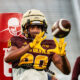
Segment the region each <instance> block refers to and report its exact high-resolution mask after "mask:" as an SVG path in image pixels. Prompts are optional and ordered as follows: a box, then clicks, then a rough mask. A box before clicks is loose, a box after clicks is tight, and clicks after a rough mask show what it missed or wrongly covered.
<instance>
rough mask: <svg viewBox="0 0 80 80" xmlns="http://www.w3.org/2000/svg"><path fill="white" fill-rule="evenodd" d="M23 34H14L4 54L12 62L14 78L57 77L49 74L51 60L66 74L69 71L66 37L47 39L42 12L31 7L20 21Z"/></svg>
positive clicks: (7, 60) (30, 79)
mask: <svg viewBox="0 0 80 80" xmlns="http://www.w3.org/2000/svg"><path fill="white" fill-rule="evenodd" d="M21 24H22V25H21V27H22V30H21V31H22V34H23V36H13V37H12V38H11V39H10V40H11V46H10V51H8V55H7V56H6V57H5V61H6V62H7V63H9V62H12V67H13V80H48V78H49V79H52V80H56V79H55V78H54V77H52V76H50V75H48V74H47V72H46V71H48V69H49V66H50V63H51V61H52V62H53V63H54V64H55V66H56V67H57V68H58V69H59V70H60V71H61V72H63V73H64V74H69V73H70V64H69V61H68V59H67V57H66V51H65V47H66V43H65V42H64V38H62V39H60V40H59V42H58V41H57V40H56V38H54V39H53V40H46V36H45V33H47V27H48V25H47V20H46V18H45V16H44V14H43V13H42V12H40V11H39V10H36V9H31V10H28V11H27V12H26V13H25V14H24V15H23V18H22V22H21Z"/></svg>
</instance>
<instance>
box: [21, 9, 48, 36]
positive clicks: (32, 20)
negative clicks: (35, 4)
mask: <svg viewBox="0 0 80 80" xmlns="http://www.w3.org/2000/svg"><path fill="white" fill-rule="evenodd" d="M30 25H41V26H42V27H41V29H42V30H43V31H45V32H46V33H47V20H46V18H45V16H44V14H43V13H42V12H41V11H40V10H36V9H31V10H28V11H27V12H26V13H25V14H24V15H23V18H22V21H21V27H22V33H23V34H24V35H26V34H28V28H29V26H30Z"/></svg>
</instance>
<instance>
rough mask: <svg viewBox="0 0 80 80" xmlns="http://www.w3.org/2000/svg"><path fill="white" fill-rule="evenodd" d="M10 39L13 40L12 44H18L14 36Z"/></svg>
mask: <svg viewBox="0 0 80 80" xmlns="http://www.w3.org/2000/svg"><path fill="white" fill-rule="evenodd" d="M10 40H11V46H16V38H15V37H12V38H11V39H10Z"/></svg>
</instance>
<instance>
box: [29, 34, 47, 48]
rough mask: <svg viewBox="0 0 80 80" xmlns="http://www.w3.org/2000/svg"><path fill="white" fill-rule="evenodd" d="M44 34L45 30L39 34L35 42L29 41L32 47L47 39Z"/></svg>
mask: <svg viewBox="0 0 80 80" xmlns="http://www.w3.org/2000/svg"><path fill="white" fill-rule="evenodd" d="M43 35H44V32H40V33H39V34H37V35H36V37H35V39H34V40H33V42H31V43H29V45H30V47H31V48H34V47H35V46H36V45H39V44H40V43H41V42H42V41H43V40H44V39H46V36H44V37H43Z"/></svg>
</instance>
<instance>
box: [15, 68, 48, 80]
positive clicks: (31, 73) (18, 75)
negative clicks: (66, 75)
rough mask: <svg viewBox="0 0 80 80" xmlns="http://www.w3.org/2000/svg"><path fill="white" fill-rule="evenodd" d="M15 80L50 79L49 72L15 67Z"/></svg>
mask: <svg viewBox="0 0 80 80" xmlns="http://www.w3.org/2000/svg"><path fill="white" fill-rule="evenodd" d="M13 80H48V76H47V72H45V71H37V70H35V69H27V70H26V69H23V68H18V69H15V68H13Z"/></svg>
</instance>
